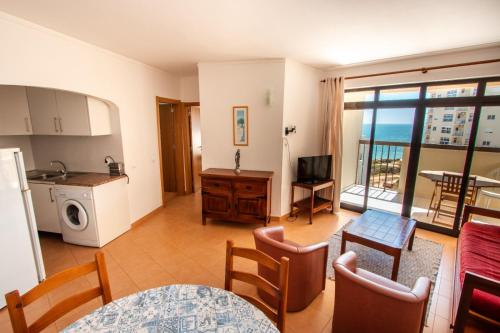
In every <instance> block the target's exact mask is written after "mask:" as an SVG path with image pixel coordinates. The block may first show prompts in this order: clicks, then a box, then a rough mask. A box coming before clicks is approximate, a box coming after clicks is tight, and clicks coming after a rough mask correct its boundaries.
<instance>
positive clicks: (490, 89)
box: [484, 81, 500, 96]
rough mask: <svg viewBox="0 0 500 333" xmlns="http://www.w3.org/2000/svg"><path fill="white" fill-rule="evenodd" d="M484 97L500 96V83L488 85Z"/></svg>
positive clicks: (489, 83)
mask: <svg viewBox="0 0 500 333" xmlns="http://www.w3.org/2000/svg"><path fill="white" fill-rule="evenodd" d="M484 95H485V96H496V95H500V81H497V82H488V83H486V91H485V92H484Z"/></svg>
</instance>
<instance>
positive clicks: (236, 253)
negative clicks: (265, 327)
mask: <svg viewBox="0 0 500 333" xmlns="http://www.w3.org/2000/svg"><path fill="white" fill-rule="evenodd" d="M234 257H241V258H245V259H249V260H253V261H256V262H257V264H258V265H259V266H263V267H266V268H267V269H269V270H270V271H273V272H275V273H276V274H277V275H278V276H279V280H278V283H271V282H269V281H268V280H265V279H262V278H260V277H259V276H257V275H255V274H251V273H247V272H241V271H236V270H234V269H233V258H234ZM233 280H239V281H243V282H245V283H248V284H251V285H254V286H256V287H257V289H258V290H261V289H262V290H266V291H267V292H268V293H270V294H271V295H273V297H274V298H275V299H276V300H277V304H276V306H273V307H269V306H267V305H266V304H264V303H263V302H262V301H260V300H258V299H257V298H254V297H252V296H249V295H245V294H236V295H238V296H240V297H241V298H244V299H245V300H247V301H248V302H250V303H252V304H253V305H255V306H256V307H257V308H259V309H260V310H261V311H262V312H263V313H264V314H265V315H266V316H267V317H268V318H269V319H271V320H272V321H274V322H276V326H277V327H278V330H279V331H280V332H281V333H284V332H285V315H286V302H287V294H288V293H287V289H288V258H286V257H281V258H280V259H279V261H277V260H274V259H273V258H271V257H270V256H268V255H267V254H265V253H263V252H261V251H258V250H255V249H247V248H242V247H234V243H233V241H231V240H228V241H227V247H226V275H225V281H224V288H225V289H226V290H228V291H233Z"/></svg>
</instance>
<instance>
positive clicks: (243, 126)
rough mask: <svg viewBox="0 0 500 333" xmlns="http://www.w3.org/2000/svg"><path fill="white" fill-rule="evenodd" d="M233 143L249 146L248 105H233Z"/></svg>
mask: <svg viewBox="0 0 500 333" xmlns="http://www.w3.org/2000/svg"><path fill="white" fill-rule="evenodd" d="M233 143H234V145H235V146H248V106H233Z"/></svg>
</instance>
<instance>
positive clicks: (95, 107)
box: [28, 87, 111, 136]
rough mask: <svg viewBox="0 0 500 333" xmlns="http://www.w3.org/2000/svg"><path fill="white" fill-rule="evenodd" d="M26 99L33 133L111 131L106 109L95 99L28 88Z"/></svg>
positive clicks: (62, 133) (69, 93)
mask: <svg viewBox="0 0 500 333" xmlns="http://www.w3.org/2000/svg"><path fill="white" fill-rule="evenodd" d="M28 101H29V108H30V113H31V117H32V122H33V134H35V135H75V136H94V135H109V134H111V122H110V118H109V108H108V106H107V104H106V103H104V102H102V101H100V100H98V99H96V98H93V97H90V96H85V95H81V94H76V93H72V92H67V91H62V90H53V89H45V88H31V87H29V88H28Z"/></svg>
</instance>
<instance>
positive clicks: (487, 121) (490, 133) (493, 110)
mask: <svg viewBox="0 0 500 333" xmlns="http://www.w3.org/2000/svg"><path fill="white" fill-rule="evenodd" d="M475 94H476V88H475V87H471V88H461V89H449V90H441V91H435V92H430V93H429V95H428V96H427V97H428V98H440V97H467V96H475ZM497 113H498V115H497ZM473 117H474V107H439V108H428V109H427V111H426V115H425V127H424V130H425V132H424V143H426V144H437V145H458V146H466V145H468V144H469V136H470V130H471V127H472V120H473ZM498 117H500V108H498V107H484V108H483V109H482V111H481V118H480V120H479V128H478V135H477V139H476V146H477V147H500V119H497V118H498Z"/></svg>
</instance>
